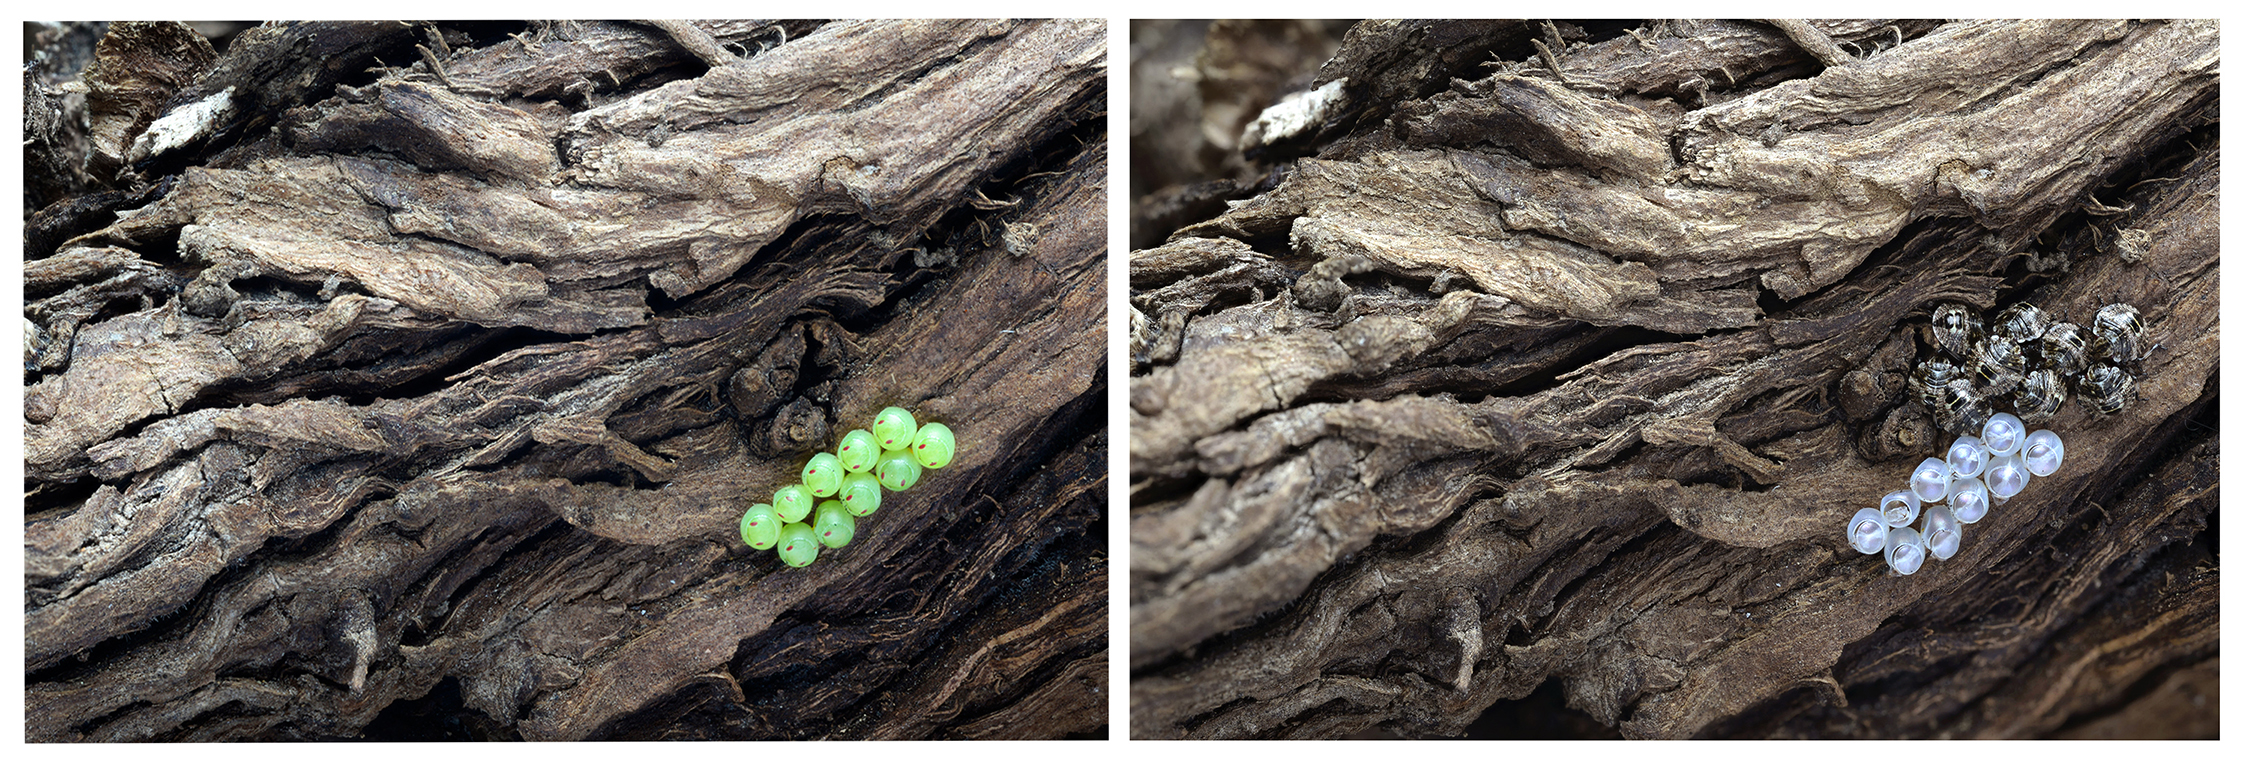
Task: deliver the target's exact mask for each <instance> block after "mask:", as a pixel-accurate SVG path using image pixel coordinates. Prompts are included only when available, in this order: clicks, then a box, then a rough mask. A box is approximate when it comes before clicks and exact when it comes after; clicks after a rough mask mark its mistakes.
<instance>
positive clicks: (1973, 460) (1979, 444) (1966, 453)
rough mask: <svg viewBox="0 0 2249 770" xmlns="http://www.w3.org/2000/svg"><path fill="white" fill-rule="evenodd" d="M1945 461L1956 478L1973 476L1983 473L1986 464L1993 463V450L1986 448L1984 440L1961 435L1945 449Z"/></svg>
mask: <svg viewBox="0 0 2249 770" xmlns="http://www.w3.org/2000/svg"><path fill="white" fill-rule="evenodd" d="M1944 461H1945V465H1947V466H1950V467H1951V468H1952V475H1953V477H1954V478H1973V477H1976V476H1981V475H1983V469H1984V466H1986V465H1989V464H1991V450H1989V449H1986V448H1984V445H1983V441H1982V440H1979V439H1976V438H1972V437H1969V436H1961V437H1959V438H1956V439H1953V440H1952V448H1950V449H1946V450H1945V451H1944Z"/></svg>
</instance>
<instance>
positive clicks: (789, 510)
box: [773, 484, 812, 524]
mask: <svg viewBox="0 0 2249 770" xmlns="http://www.w3.org/2000/svg"><path fill="white" fill-rule="evenodd" d="M773 513H774V515H776V516H779V517H781V523H783V524H794V523H796V522H800V521H803V520H804V519H805V517H807V516H811V515H812V492H811V491H810V490H807V489H805V488H804V485H802V484H790V485H788V486H785V487H782V488H780V489H776V490H774V491H773Z"/></svg>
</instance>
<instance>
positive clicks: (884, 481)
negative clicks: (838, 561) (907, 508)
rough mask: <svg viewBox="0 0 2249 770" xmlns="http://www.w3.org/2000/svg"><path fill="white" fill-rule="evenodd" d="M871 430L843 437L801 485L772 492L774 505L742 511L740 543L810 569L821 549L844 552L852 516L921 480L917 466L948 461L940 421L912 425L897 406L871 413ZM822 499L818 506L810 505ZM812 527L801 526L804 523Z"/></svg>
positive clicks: (949, 438)
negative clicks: (884, 493) (773, 552)
mask: <svg viewBox="0 0 2249 770" xmlns="http://www.w3.org/2000/svg"><path fill="white" fill-rule="evenodd" d="M868 427H870V428H872V429H873V430H853V431H851V432H850V433H847V434H844V437H843V441H842V442H841V443H840V444H838V445H837V446H836V451H835V453H834V454H829V453H827V452H821V453H819V454H816V455H813V456H812V459H811V460H808V461H806V462H805V464H804V472H803V473H802V474H801V475H802V476H803V483H801V484H790V485H788V486H785V487H782V488H780V489H778V490H775V491H774V492H773V502H772V503H771V504H766V503H757V504H755V505H752V506H750V509H749V510H747V511H744V512H743V513H742V542H743V543H744V544H747V545H749V546H750V547H751V548H755V549H758V550H760V551H764V550H773V549H778V551H779V553H778V555H779V556H780V557H781V562H782V563H784V564H787V565H789V566H791V567H803V566H807V565H810V564H811V563H812V560H813V559H816V558H819V556H820V547H821V546H823V545H825V546H827V547H829V548H842V547H844V546H846V545H850V544H851V538H852V537H853V536H854V535H856V534H857V533H858V525H857V524H856V523H855V521H854V519H856V518H858V517H862V516H866V515H867V514H870V513H874V512H875V508H876V507H878V506H881V505H882V491H883V490H885V489H888V490H890V491H892V492H903V491H905V490H907V489H908V488H911V487H912V486H913V485H914V484H916V483H919V482H920V481H921V472H922V469H924V468H927V469H930V470H936V469H938V468H943V467H945V466H946V465H947V464H949V463H951V462H952V461H953V430H952V429H951V428H947V427H945V424H944V423H938V422H933V423H929V424H927V425H922V426H920V427H918V428H917V427H915V425H914V415H913V413H912V412H908V411H906V410H904V409H900V408H898V407H895V406H893V407H889V408H886V409H884V410H882V411H881V412H878V413H876V414H875V421H874V424H873V425H870V426H868ZM831 495H833V496H834V497H835V499H833V500H821V501H820V502H819V505H818V508H817V509H815V508H814V505H813V501H815V500H820V498H823V497H828V496H831ZM806 518H810V519H811V522H810V523H806V521H805V519H806Z"/></svg>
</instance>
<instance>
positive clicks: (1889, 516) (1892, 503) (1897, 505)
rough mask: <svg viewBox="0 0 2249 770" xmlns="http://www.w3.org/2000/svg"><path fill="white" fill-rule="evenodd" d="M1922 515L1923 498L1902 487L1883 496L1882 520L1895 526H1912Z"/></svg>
mask: <svg viewBox="0 0 2249 770" xmlns="http://www.w3.org/2000/svg"><path fill="white" fill-rule="evenodd" d="M1920 515H1921V498H1919V497H1915V496H1913V493H1912V492H1908V491H1905V490H1903V489H1900V490H1898V491H1896V492H1891V493H1889V494H1887V495H1883V496H1882V521H1883V523H1886V524H1889V525H1890V526H1893V527H1905V526H1911V525H1912V524H1913V520H1914V519H1915V518H1918V517H1920Z"/></svg>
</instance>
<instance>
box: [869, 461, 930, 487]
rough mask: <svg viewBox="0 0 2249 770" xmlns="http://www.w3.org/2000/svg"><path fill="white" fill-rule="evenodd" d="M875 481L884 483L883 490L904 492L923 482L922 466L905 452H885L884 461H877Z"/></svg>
mask: <svg viewBox="0 0 2249 770" xmlns="http://www.w3.org/2000/svg"><path fill="white" fill-rule="evenodd" d="M875 479H876V480H878V481H881V482H882V488H883V489H887V490H890V491H892V492H904V491H906V490H907V489H909V488H912V487H913V486H914V484H916V483H918V482H920V481H921V466H920V465H917V464H915V463H914V458H913V456H912V455H909V454H907V453H905V452H895V451H893V452H884V453H882V459H880V460H876V461H875Z"/></svg>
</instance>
